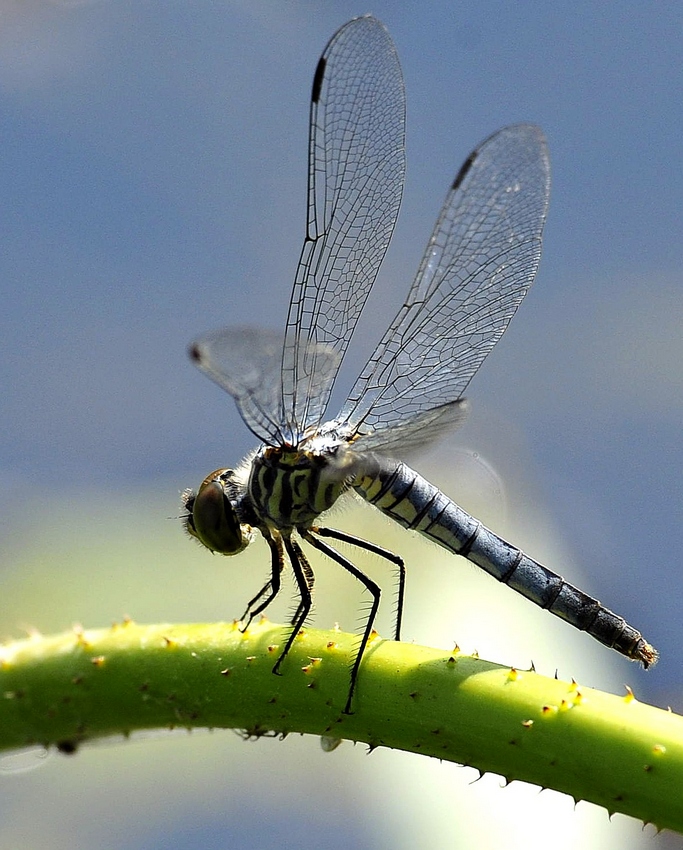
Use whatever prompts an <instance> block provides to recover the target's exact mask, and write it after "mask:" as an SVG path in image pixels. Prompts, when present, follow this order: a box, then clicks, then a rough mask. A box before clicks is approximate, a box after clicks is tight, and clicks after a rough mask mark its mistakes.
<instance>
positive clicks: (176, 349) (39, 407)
mask: <svg viewBox="0 0 683 850" xmlns="http://www.w3.org/2000/svg"><path fill="white" fill-rule="evenodd" d="M366 11H372V12H373V13H374V14H376V15H377V16H378V17H380V18H381V19H382V20H383V21H384V22H385V23H386V24H387V26H388V28H389V30H390V32H391V34H392V36H393V38H394V40H395V42H396V44H397V47H398V51H399V55H400V58H401V62H402V66H403V71H404V75H405V80H406V88H407V98H408V138H407V154H408V172H407V185H406V191H405V194H404V200H403V207H402V214H401V218H400V220H399V224H398V227H397V231H396V234H395V238H394V241H393V244H392V247H391V249H390V251H389V254H388V257H387V260H386V261H385V264H384V266H383V269H382V272H381V275H380V279H379V281H378V284H377V290H378V292H377V297H376V298H375V300H373V301H371V302H370V305H369V309H368V315H367V317H366V320H365V323H364V324H363V325H362V327H361V328H360V329H359V335H358V337H357V340H356V343H357V345H356V349H357V351H358V353H357V354H356V356H355V357H354V356H352V357H350V358H349V363H348V364H347V365H348V370H347V371H345V372H344V375H345V376H346V378H347V384H346V386H347V387H348V386H349V384H350V381H351V379H352V378H353V376H354V372H356V371H357V370H358V369H359V368H360V366H361V365H362V363H363V357H364V356H365V355H367V354H368V353H369V350H370V349H371V347H372V344H373V342H374V341H375V340H376V339H377V337H378V336H379V334H380V332H381V331H382V330H383V328H384V326H385V325H386V323H387V322H388V320H389V319H390V318H391V316H392V315H393V312H394V310H395V308H397V307H398V305H399V304H400V302H401V299H402V297H403V295H404V294H405V292H406V290H407V288H408V285H409V283H410V280H411V275H412V274H413V272H414V270H415V269H417V265H418V262H419V260H420V257H421V252H422V250H423V249H424V245H425V243H426V240H427V238H428V236H429V233H430V231H431V228H432V225H433V222H434V219H435V216H436V214H437V212H438V209H439V206H440V204H441V201H442V199H443V196H444V194H445V191H446V188H447V186H448V185H449V182H450V180H451V179H452V177H453V175H454V174H455V172H456V171H457V169H458V167H459V166H460V164H461V162H462V161H463V159H464V158H465V156H466V155H467V154H468V153H469V151H470V150H471V149H472V148H473V147H474V145H475V144H477V143H478V142H479V141H480V140H481V139H483V138H484V137H485V136H487V135H488V134H490V133H491V132H492V131H494V130H495V129H498V128H500V127H502V126H504V125H506V124H509V123H515V122H518V121H531V122H534V123H538V124H540V125H541V126H542V127H543V128H544V130H545V132H546V134H547V137H548V141H549V146H550V152H551V162H552V169H553V187H552V196H551V206H550V215H549V219H548V224H547V228H546V233H545V243H544V255H543V261H542V264H541V271H540V273H539V276H538V278H537V283H536V284H535V286H534V288H533V289H532V291H531V294H530V295H529V296H528V298H527V301H526V302H525V304H524V305H523V306H522V308H521V310H520V312H519V313H518V315H517V316H516V317H515V319H514V321H513V323H512V325H511V328H510V330H509V332H508V334H507V335H506V336H505V337H504V339H503V340H502V341H501V343H500V344H499V345H498V347H497V349H496V350H495V351H494V352H493V354H492V355H491V357H490V358H489V360H488V361H487V362H486V363H485V365H484V367H483V368H482V370H481V374H480V375H478V376H477V377H476V379H475V380H474V381H473V383H472V384H471V386H470V389H469V395H470V398H471V400H472V402H473V408H474V410H473V414H472V417H471V421H469V422H468V423H467V424H466V426H465V427H464V428H463V429H462V431H461V432H459V433H458V435H457V438H453V440H457V442H452V441H449V442H448V443H447V444H446V445H445V446H444V448H443V453H447V452H449V451H451V449H450V448H448V447H450V446H452V445H458V446H464V447H466V448H467V449H468V450H471V451H475V452H477V453H480V454H481V455H483V456H484V457H485V458H486V459H487V461H488V462H489V463H490V464H491V465H492V466H493V467H494V468H495V470H496V472H497V475H498V476H499V477H500V481H501V482H502V485H501V486H502V487H503V488H504V489H505V491H506V505H507V510H508V513H513V514H515V512H517V511H522V510H523V508H522V506H521V505H522V503H523V502H524V500H531V501H533V503H534V504H536V505H538V506H540V507H541V508H542V510H543V512H544V516H547V518H548V522H549V524H550V526H551V527H552V530H553V532H554V533H555V534H556V535H557V538H558V539H559V540H560V541H561V546H562V547H564V551H565V552H567V553H568V557H570V558H571V560H572V562H573V563H575V564H576V565H578V566H577V569H578V570H579V571H580V572H578V573H577V575H576V577H577V580H578V577H579V576H582V583H583V584H584V585H586V589H587V590H589V591H591V592H593V593H594V594H595V595H597V596H599V597H600V598H601V599H602V600H603V601H604V602H605V603H606V604H608V605H609V606H610V607H612V608H613V609H615V610H617V611H619V612H620V613H623V614H625V615H627V616H628V617H629V619H631V621H632V622H633V623H634V625H636V626H637V627H638V628H640V629H641V630H642V631H643V632H644V633H646V635H647V637H648V638H649V639H650V640H651V641H652V642H653V643H654V644H655V645H656V646H657V647H658V648H659V649H660V651H661V653H662V660H661V662H660V664H659V666H658V668H657V669H656V670H655V671H653V672H652V673H650V674H646V675H640V674H638V672H637V671H635V670H634V669H633V668H628V669H627V670H625V669H624V668H621V673H620V675H621V677H622V678H621V680H622V681H623V680H624V679H625V678H626V677H628V680H629V681H631V682H634V681H635V682H637V684H638V686H639V688H640V689H641V691H642V694H643V699H647V700H648V701H652V702H655V703H657V704H662V705H666V704H672V705H673V706H674V707H676V708H678V709H680V708H681V703H682V699H681V692H680V682H681V680H682V679H683V663H682V661H681V653H680V650H679V647H680V643H681V640H682V639H683V617H681V607H682V605H683V599H682V596H683V594H681V564H680V546H679V545H678V536H679V532H680V525H681V509H682V507H683V504H682V502H683V498H682V496H681V493H682V492H683V490H682V488H681V483H680V481H681V469H683V441H682V440H681V424H682V422H683V333H682V332H681V329H682V328H683V281H682V279H681V278H682V271H681V270H682V269H683V240H682V239H681V204H682V202H683V170H682V169H681V131H682V129H683V120H682V119H683V115H682V112H683V110H682V108H681V85H682V83H683V79H682V77H683V74H682V64H681V61H682V60H681V42H682V37H683V10H682V9H681V7H680V6H679V5H678V4H656V3H649V2H645V3H633V2H623V3H607V4H597V3H588V2H578V3H573V4H569V5H567V6H562V5H561V4H543V3H526V4H519V3H504V2H497V0H494V1H493V2H488V3H478V2H460V3H457V4H455V3H444V2H438V3H437V2H435V3H427V4H419V6H418V5H414V4H402V3H390V2H376V3H374V4H373V6H372V7H371V8H370V9H368V8H366V7H364V6H357V5H353V4H351V3H347V2H336V3H323V2H309V3H305V2H301V3H295V2H281V3H264V2H248V3H243V2H208V3H201V4H196V3H181V2H166V3H160V2H135V3H130V2H105V0H102V2H96V3H87V2H86V3H78V2H53V3H46V2H22V3H12V2H1V3H0V138H2V149H3V156H2V158H1V160H0V187H1V190H0V228H1V229H0V232H1V233H2V250H0V287H1V291H2V294H3V297H2V311H0V346H1V347H2V351H3V356H2V358H0V386H1V387H2V401H1V402H0V423H1V426H2V440H0V471H1V473H2V477H3V482H4V487H3V488H2V511H1V512H0V515H1V517H2V518H1V519H0V530H1V534H2V543H0V570H2V571H3V574H4V575H7V576H13V575H16V573H17V571H18V568H17V564H18V563H19V562H21V563H24V561H23V560H22V558H23V557H25V556H23V555H19V554H18V553H20V552H21V551H22V547H23V546H24V545H25V544H26V543H27V542H30V541H31V540H33V539H34V536H35V535H39V534H40V533H43V534H44V535H45V537H46V541H47V542H46V545H45V548H44V550H42V551H43V555H42V556H41V561H42V565H43V567H44V569H45V570H46V575H47V574H49V572H50V569H51V564H50V544H49V539H50V535H52V534H54V535H58V536H59V540H60V541H61V543H60V545H62V546H64V547H66V549H65V551H68V547H69V543H68V541H69V539H70V538H71V539H72V540H73V541H74V542H73V545H74V546H75V545H77V542H78V541H82V540H83V539H88V540H90V541H91V545H92V551H93V553H95V552H101V551H102V548H103V542H102V540H101V539H98V537H97V534H104V533H105V532H104V529H105V528H106V522H107V518H108V517H111V516H113V514H114V510H113V508H112V506H113V505H117V504H119V505H120V503H121V501H122V500H123V499H127V500H128V501H129V503H130V504H134V505H152V503H153V506H154V511H152V512H151V513H150V517H151V519H150V520H149V521H150V523H151V525H150V529H149V535H150V537H154V535H156V534H161V533H166V531H165V529H166V528H167V526H168V524H166V525H164V523H166V517H168V516H169V515H171V514H173V513H174V511H177V493H178V491H179V490H181V489H183V488H184V487H185V486H188V485H195V486H196V484H197V483H198V481H200V480H201V478H202V477H203V476H204V474H206V472H207V471H209V470H210V469H213V468H215V467H217V466H219V465H227V464H230V463H233V462H235V461H236V460H238V459H239V458H240V457H241V456H242V455H243V454H244V453H245V451H247V450H248V449H249V448H251V445H252V439H251V436H250V434H249V433H248V432H247V430H246V428H244V427H243V426H242V424H241V422H240V420H239V417H238V415H237V413H236V411H235V410H234V407H233V404H232V401H231V400H230V399H229V398H228V397H227V396H224V394H222V393H221V392H220V391H219V390H218V389H217V388H216V387H214V386H213V385H211V384H210V383H209V382H208V381H206V379H204V378H203V377H202V376H201V375H200V374H199V373H198V372H196V370H194V369H193V367H192V366H191V365H190V364H189V362H188V360H187V358H186V354H185V349H186V345H187V343H188V342H189V341H190V340H191V339H192V338H193V337H195V336H196V335H197V334H199V333H202V332H203V331H205V330H208V329H211V328H214V327H218V326H221V325H223V324H231V323H241V324H244V323H255V324H260V325H266V326H269V327H274V328H279V327H281V325H282V322H283V320H284V315H285V310H286V305H287V299H288V294H289V288H290V284H291V280H292V278H293V274H294V269H295V263H296V260H297V258H298V254H299V250H300V244H301V239H302V235H303V224H304V212H305V209H304V193H305V169H306V135H307V126H306V125H307V117H308V95H309V90H310V82H311V78H312V73H313V70H314V67H315V62H316V60H317V57H318V55H319V53H320V51H321V50H322V48H323V46H324V44H325V42H326V41H327V39H328V38H329V37H330V35H331V34H332V32H333V31H334V30H335V29H336V28H337V27H338V26H339V25H341V24H342V23H344V21H345V20H347V19H348V18H350V17H352V16H354V15H356V14H361V13H364V12H366ZM388 304H390V305H391V306H390V307H387V305H388ZM443 453H442V455H441V456H440V457H441V459H440V460H439V462H438V463H437V464H436V466H437V467H438V469H437V471H436V472H435V473H434V477H436V478H437V479H438V478H439V475H440V474H441V475H445V473H444V471H443V470H444V462H443V456H444V454H443ZM428 463H429V461H428V460H427V461H425V464H428ZM420 468H422V467H420ZM432 468H433V467H432ZM440 483H441V482H440ZM152 493H153V494H154V496H153V497H152V496H151V495H149V494H152ZM449 493H450V494H451V495H452V496H453V497H454V498H456V499H458V498H459V491H458V487H457V482H456V483H455V484H452V486H450V487H449ZM154 499H156V501H153V500H154ZM487 521H489V522H492V520H489V519H487ZM156 522H158V527H157V526H156V525H155V523H156ZM162 526H163V528H162ZM119 531H120V533H121V534H124V536H125V533H124V531H122V530H119ZM516 539H517V538H516ZM176 542H177V545H178V547H182V546H184V545H185V543H184V541H183V540H182V538H181V537H180V536H178V539H177V541H176ZM525 545H526V544H525ZM531 554H537V551H536V550H534V551H531ZM192 556H193V557H194V556H195V553H194V551H193V552H192ZM539 557H540V555H539ZM553 565H554V564H553ZM112 570H115V567H112ZM107 580H108V579H105V578H103V579H102V581H103V582H104V583H105V584H106V581H107ZM42 581H43V579H38V581H37V583H36V588H38V587H39V586H41V584H42ZM90 581H91V582H92V584H93V585H94V586H95V587H97V585H98V581H99V577H98V574H97V572H96V571H95V572H94V573H91V574H90ZM131 581H134V579H131ZM121 582H123V583H124V588H123V591H122V592H121V597H120V599H121V601H120V602H119V601H118V598H117V599H116V602H111V598H110V600H109V601H110V604H111V605H114V606H119V605H120V606H121V607H115V608H114V609H113V610H112V611H111V613H110V615H107V614H105V613H104V612H105V611H106V610H107V609H106V608H103V609H102V610H103V613H102V617H103V618H106V617H107V616H109V617H110V618H111V616H116V615H117V614H119V613H120V611H121V610H122V609H124V608H125V609H126V610H128V609H129V608H131V607H134V606H133V603H132V602H126V601H125V600H126V598H127V596H126V590H128V591H129V595H130V589H131V585H125V581H124V579H123V578H122V579H121ZM112 592H114V591H112ZM135 592H136V593H141V594H142V593H143V591H142V589H139V588H136V591H135ZM67 595H68V594H67ZM240 605H241V602H240V601H238V603H237V607H238V608H239V607H240ZM67 610H68V609H61V610H56V611H55V610H54V606H53V608H52V609H51V615H52V617H53V618H54V619H52V620H50V628H61V627H63V626H65V625H67V624H68V623H69V622H70V619H69V618H70V617H71V616H72V614H71V612H70V611H69V613H64V612H66V611H67ZM172 610H173V612H174V616H176V618H177V619H182V618H185V619H188V620H189V619H199V617H200V614H198V613H196V612H195V611H194V610H192V609H189V610H185V612H184V613H183V612H182V610H181V609H180V608H178V609H172ZM525 610H526V609H525ZM232 613H234V612H233V611H232V608H231V610H230V611H226V612H225V614H224V615H223V616H230V615H231V614H232ZM155 615H156V616H158V617H160V618H164V617H168V618H171V614H165V613H161V612H156V611H155ZM73 616H76V614H75V613H74V614H73ZM79 616H81V617H85V616H87V615H86V614H82V613H81V614H79ZM150 616H151V614H150ZM45 619H49V617H47V616H46V617H45ZM2 621H3V625H4V626H5V628H6V631H7V633H8V634H12V633H16V628H17V625H18V624H19V623H21V622H26V621H29V622H32V623H33V624H34V625H38V626H40V627H43V628H47V625H46V624H45V620H44V619H41V618H39V615H38V614H36V613H35V612H34V611H32V609H31V608H30V606H29V607H27V608H26V609H24V608H22V607H21V605H20V604H19V602H17V603H16V604H15V603H14V602H12V603H11V605H10V606H9V608H8V610H7V611H6V612H4V616H3V617H2ZM101 622H108V620H107V619H103V620H102V621H100V620H98V619H97V618H96V616H95V615H94V614H92V615H91V621H89V623H88V624H89V625H93V626H95V625H100V624H101ZM563 634H564V633H563ZM416 637H419V638H420V639H423V637H424V636H423V635H422V634H417V635H416ZM586 641H587V639H586ZM582 646H583V648H584V649H585V651H586V652H593V651H594V649H595V648H594V647H593V646H592V645H591V646H588V645H587V643H584V644H582ZM598 651H599V652H602V650H598ZM527 652H528V649H527ZM560 652H561V651H560ZM558 663H559V662H558ZM596 684H600V683H599V682H596ZM265 759H267V756H266V757H264V760H265ZM325 767H326V764H325ZM51 769H52V770H54V769H55V768H54V766H53V767H52V768H51ZM55 775H56V774H55ZM41 781H43V780H41ZM506 793H507V792H506ZM351 810H352V811H353V808H351ZM342 820H343V819H342ZM179 829H180V831H181V832H182V829H181V828H180V827H179ZM223 830H224V824H222V823H218V824H217V825H216V834H217V835H218V834H222V832H223ZM178 834H180V832H179V833H178ZM54 840H55V841H56V839H54ZM145 840H147V839H145ZM154 840H156V839H153V838H149V840H148V843H144V841H143V840H142V839H141V838H139V840H138V841H137V843H136V844H131V845H130V846H141V847H145V848H146V847H150V848H152V847H156V846H162V845H161V844H159V845H157V844H155V843H154ZM159 840H161V839H159ZM174 840H176V841H177V843H176V846H179V847H182V846H185V845H183V844H182V842H181V841H180V839H179V838H177V836H176V837H175V839H174ZM211 840H213V839H211ZM211 840H209V839H207V840H206V842H205V846H207V847H213V846H216V847H222V846H226V847H227V846H232V845H231V844H229V843H225V844H223V843H220V840H222V839H220V840H219V839H218V838H216V839H215V841H216V843H215V844H212V843H211ZM260 840H261V841H262V846H268V844H267V841H266V842H265V843H263V841H264V840H263V836H260ZM375 840H377V839H375ZM188 841H189V839H188ZM359 841H360V839H359ZM357 844H358V846H362V841H361V842H360V843H358V842H357ZM380 844H381V842H380ZM27 846H29V845H27ZM42 846H48V845H42ZM49 846H50V847H52V846H54V847H57V846H60V845H58V844H56V843H55V844H54V845H52V844H51V845H49ZM91 846H92V845H91ZM118 846H124V845H123V844H119V845H118ZM126 846H128V845H126ZM188 846H189V845H188ZM299 846H303V845H301V844H299ZM311 846H313V845H311ZM327 846H332V845H331V844H328V845H327ZM340 846H342V845H340ZM375 846H380V845H378V844H375ZM394 846H395V845H394ZM434 846H436V845H434ZM601 846H603V847H604V846H609V843H607V844H606V843H605V839H604V838H603V839H602V844H601ZM615 846H617V845H616V844H615Z"/></svg>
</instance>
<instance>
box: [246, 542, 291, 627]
mask: <svg viewBox="0 0 683 850" xmlns="http://www.w3.org/2000/svg"><path fill="white" fill-rule="evenodd" d="M264 536H265V538H266V542H267V543H268V545H269V546H270V579H269V580H268V581H267V582H266V583H265V584H264V585H263V587H262V588H261V590H259V592H258V593H257V594H256V596H254V598H253V599H250V600H249V602H248V603H247V608H246V610H245V612H244V614H242V616H241V617H240V620H241V621H242V622H243V623H244V625H243V627H242V631H243V632H245V631H246V630H247V629H248V628H249V626H250V624H251V622H252V620H253V619H254V617H257V616H258V615H259V614H261V613H262V612H263V611H265V610H266V608H267V607H268V606H269V605H270V603H271V602H272V601H273V599H275V597H276V596H277V595H278V593H279V592H280V575H281V573H282V570H283V568H284V565H285V553H284V549H283V547H282V538H281V537H280V535H279V534H278V535H277V536H271V535H267V536H266V535H264ZM266 594H268V596H267V597H266V599H265V600H264V601H263V602H262V603H261V604H260V605H259V606H258V607H257V608H254V609H253V610H252V606H253V605H255V604H256V603H257V602H258V601H259V600H260V599H262V598H263V597H264V596H265V595H266ZM245 621H246V622H245Z"/></svg>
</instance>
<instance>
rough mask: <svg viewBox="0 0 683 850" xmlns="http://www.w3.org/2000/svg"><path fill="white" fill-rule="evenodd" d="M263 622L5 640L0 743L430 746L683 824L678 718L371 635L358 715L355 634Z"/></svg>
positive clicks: (660, 821)
mask: <svg viewBox="0 0 683 850" xmlns="http://www.w3.org/2000/svg"><path fill="white" fill-rule="evenodd" d="M286 636H287V629H286V627H284V626H280V625H274V624H272V623H270V622H268V621H267V620H263V621H262V622H260V623H258V624H254V625H252V626H251V627H250V628H249V630H248V631H247V632H245V633H242V632H241V631H240V630H239V628H238V625H237V624H235V623H233V624H224V623H222V624H213V625H203V624H191V625H153V626H139V625H136V624H134V623H132V622H124V623H122V624H117V625H115V626H112V627H111V628H109V629H101V630H97V631H94V630H93V631H83V630H74V631H71V632H68V633H65V634H61V635H56V636H52V637H40V636H32V637H30V638H28V639H26V640H21V641H16V642H13V643H8V644H5V645H4V646H0V695H1V697H2V698H1V699H0V750H12V749H17V748H22V747H27V746H30V745H35V744H41V745H44V746H56V747H57V748H59V749H61V750H62V751H63V752H73V751H74V750H75V749H77V747H78V744H79V743H81V742H83V741H88V740H92V739H95V738H98V737H102V736H110V735H116V734H123V735H127V734H129V733H131V732H133V731H136V730H141V729H154V728H164V727H166V728H168V727H179V726H180V727H188V728H191V727H211V728H220V727H223V728H236V729H242V730H245V731H246V732H247V733H249V734H251V735H261V734H265V733H267V732H278V733H282V734H283V735H284V734H286V733H288V732H299V733H309V734H313V735H321V736H327V737H329V738H333V739H334V738H344V739H349V740H351V741H361V742H364V743H366V744H368V745H369V746H370V747H371V748H374V747H380V746H383V747H393V748H396V749H401V750H407V751H409V752H417V753H422V754H424V755H429V756H433V757H437V758H439V759H445V760H450V761H454V762H458V763H461V764H465V765H470V766H472V767H475V768H477V769H478V770H479V771H481V772H488V771H490V772H493V773H497V774H500V775H501V776H503V777H505V778H506V779H507V780H508V781H512V780H515V779H517V780H523V781H525V782H530V783H533V784H535V785H539V786H541V787H543V788H553V789H555V790H558V791H563V792H564V793H566V794H570V795H571V796H572V797H574V798H575V799H577V800H588V801H590V802H593V803H596V804H598V805H600V806H603V807H605V808H606V809H607V810H608V811H609V812H610V813H612V812H621V813H624V814H628V815H631V816H632V817H635V818H639V819H640V820H642V821H644V822H646V823H647V822H649V823H653V824H655V825H656V826H657V827H658V828H660V829H664V828H668V829H673V830H677V831H679V832H683V802H682V792H683V718H681V717H680V716H678V715H675V714H673V713H671V712H669V711H662V710H660V709H657V708H653V707H652V706H648V705H644V704H642V703H639V702H638V701H637V700H636V699H635V698H634V697H633V694H632V693H631V692H630V691H629V692H628V693H627V694H626V695H625V696H622V697H617V696H614V695H611V694H606V693H602V692H600V691H597V690H594V689H592V688H584V687H583V686H581V685H579V684H577V683H576V682H573V681H572V682H564V681H560V680H557V679H549V678H547V677H544V676H540V675H538V674H537V673H535V672H533V671H521V670H516V669H514V668H510V667H502V666H500V665H498V664H493V663H491V662H488V661H483V660H481V659H479V658H475V657H471V656H466V655H463V654H461V653H460V652H459V651H458V650H457V649H455V650H454V651H453V652H443V651H442V650H438V649H430V648H428V647H423V646H415V645H413V644H407V643H396V642H394V641H385V640H381V639H380V638H379V637H376V638H375V639H373V640H372V641H371V644H370V646H369V647H368V650H367V653H366V656H365V658H364V660H363V665H362V667H361V671H360V677H359V681H358V688H357V690H356V695H355V697H354V703H353V713H352V714H350V715H345V714H343V713H342V711H341V709H342V707H343V705H344V702H345V699H346V694H347V689H348V677H349V664H350V660H351V659H352V657H353V652H354V649H355V647H356V646H357V643H358V636H356V635H351V634H346V633H343V632H339V631H318V630H312V629H310V630H309V629H306V630H305V631H302V632H301V633H300V634H299V636H298V637H297V639H296V640H295V642H294V645H293V647H292V650H291V652H290V654H289V655H288V657H287V659H286V661H285V662H284V664H283V666H282V675H281V676H274V675H272V667H273V664H274V661H275V659H277V657H278V650H279V648H280V647H281V646H282V643H283V640H284V639H286Z"/></svg>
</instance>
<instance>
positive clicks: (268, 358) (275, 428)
mask: <svg viewBox="0 0 683 850" xmlns="http://www.w3.org/2000/svg"><path fill="white" fill-rule="evenodd" d="M282 344H283V343H282V335H281V334H279V333H276V332H274V331H268V330H263V329H261V328H251V327H234V328H223V329H221V330H218V331H213V332H212V333H208V334H205V335H204V336H202V337H200V338H199V339H198V340H196V341H195V342H193V343H192V345H191V346H190V348H189V353H190V358H191V360H192V361H193V362H194V363H195V365H196V366H198V367H199V369H201V370H202V372H204V374H206V375H208V376H209V378H211V379H212V380H213V381H215V382H216V383H217V384H218V385H219V386H221V387H223V389H224V390H227V392H229V393H230V395H231V396H232V397H233V398H234V399H235V402H236V404H237V407H238V409H239V412H240V414H241V416H242V419H244V421H245V423H246V425H247V427H248V428H249V429H250V430H251V432H252V433H253V434H255V435H256V437H258V438H259V439H260V440H262V441H263V442H264V443H268V444H270V445H281V444H282V443H283V442H284V441H285V440H286V435H285V434H284V433H283V428H282V423H283V419H284V417H283V406H282V391H281V384H280V370H281V364H282ZM317 348H318V350H316V351H314V352H313V351H311V352H308V355H309V359H310V361H311V362H315V366H316V371H315V373H314V374H313V375H312V376H311V381H312V383H313V386H315V385H316V383H317V384H318V385H320V386H326V385H327V384H328V383H329V381H330V374H331V373H332V374H336V372H337V369H338V362H337V361H338V357H337V354H336V352H335V351H334V350H333V349H331V348H329V347H327V348H325V349H324V347H323V346H318V347H317ZM323 349H324V350H323Z"/></svg>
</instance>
